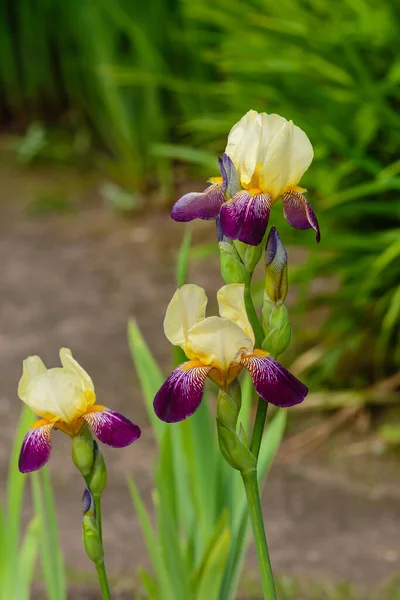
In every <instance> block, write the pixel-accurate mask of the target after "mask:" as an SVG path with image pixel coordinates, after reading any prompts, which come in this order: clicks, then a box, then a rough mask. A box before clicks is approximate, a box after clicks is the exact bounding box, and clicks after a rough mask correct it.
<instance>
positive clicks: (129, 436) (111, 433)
mask: <svg viewBox="0 0 400 600" xmlns="http://www.w3.org/2000/svg"><path fill="white" fill-rule="evenodd" d="M83 418H84V419H85V421H86V422H87V424H88V425H89V427H90V429H91V430H92V431H93V433H94V434H95V436H96V437H97V438H98V439H99V440H100V441H101V442H103V444H107V446H111V447H112V448H123V447H124V446H129V444H132V442H134V441H135V440H137V439H138V438H139V437H140V433H141V432H140V428H139V427H138V426H137V425H135V424H134V423H132V422H131V421H129V419H126V418H125V417H124V416H123V415H121V414H120V413H117V412H114V411H113V410H110V409H109V408H104V409H103V410H94V411H93V412H88V413H86V414H85V415H83Z"/></svg>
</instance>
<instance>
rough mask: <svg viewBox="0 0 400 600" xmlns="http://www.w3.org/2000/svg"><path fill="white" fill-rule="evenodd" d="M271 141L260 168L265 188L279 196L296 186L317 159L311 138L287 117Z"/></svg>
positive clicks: (262, 186)
mask: <svg viewBox="0 0 400 600" xmlns="http://www.w3.org/2000/svg"><path fill="white" fill-rule="evenodd" d="M283 121H284V122H282V125H281V127H280V128H279V129H278V130H277V131H276V132H275V134H274V136H273V137H272V139H270V141H269V145H268V148H267V150H266V154H265V156H264V158H263V160H260V162H261V163H262V167H261V168H260V170H259V175H260V182H261V188H262V189H263V190H264V191H268V192H269V193H270V194H271V195H272V197H273V199H274V200H275V199H277V198H278V197H279V196H280V195H281V194H282V192H283V191H284V189H285V188H286V187H287V186H295V185H297V184H298V183H299V181H300V179H301V177H302V176H303V174H304V173H305V171H306V170H307V169H308V167H309V166H310V164H311V161H312V159H313V155H314V153H313V148H312V145H311V142H310V140H309V139H308V137H307V136H306V134H305V133H304V131H302V130H301V129H300V128H299V127H297V126H296V125H294V124H293V123H292V121H286V120H285V119H284V120H283Z"/></svg>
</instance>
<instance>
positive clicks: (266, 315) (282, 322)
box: [262, 293, 292, 358]
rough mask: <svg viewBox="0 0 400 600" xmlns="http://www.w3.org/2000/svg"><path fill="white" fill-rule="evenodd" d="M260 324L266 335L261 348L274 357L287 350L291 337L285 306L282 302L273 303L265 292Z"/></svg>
mask: <svg viewBox="0 0 400 600" xmlns="http://www.w3.org/2000/svg"><path fill="white" fill-rule="evenodd" d="M262 325H263V329H264V333H265V334H266V337H265V339H264V341H263V344H262V347H263V350H267V352H269V353H270V354H271V356H273V357H274V358H277V357H278V356H279V354H282V352H285V350H287V348H288V346H289V344H290V339H291V337H292V328H291V325H290V322H289V316H288V311H287V308H286V307H285V305H284V304H278V305H276V304H273V303H272V301H271V299H270V298H269V296H268V295H267V293H265V294H264V304H263V310H262Z"/></svg>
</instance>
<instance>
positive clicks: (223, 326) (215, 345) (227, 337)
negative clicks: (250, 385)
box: [187, 317, 253, 372]
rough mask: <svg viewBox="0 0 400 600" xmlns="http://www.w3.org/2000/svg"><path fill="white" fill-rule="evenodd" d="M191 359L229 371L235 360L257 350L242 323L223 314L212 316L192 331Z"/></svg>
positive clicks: (189, 353)
mask: <svg viewBox="0 0 400 600" xmlns="http://www.w3.org/2000/svg"><path fill="white" fill-rule="evenodd" d="M187 349H188V354H187V356H188V358H190V359H191V360H193V359H197V360H199V361H201V362H202V363H203V364H204V365H213V366H216V367H219V368H220V369H222V370H223V371H224V372H227V370H228V368H229V365H230V364H231V363H238V362H239V361H240V358H241V356H242V355H247V354H249V353H250V354H251V353H252V352H253V342H252V340H251V339H250V338H249V336H248V335H246V333H245V332H244V331H243V329H242V328H241V327H239V325H236V323H234V322H233V321H230V320H229V319H223V318H222V317H208V318H207V319H204V321H201V322H200V323H197V325H195V326H194V327H192V329H191V330H190V332H189V338H188V344H187Z"/></svg>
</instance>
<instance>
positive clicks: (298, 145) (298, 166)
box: [288, 125, 314, 186]
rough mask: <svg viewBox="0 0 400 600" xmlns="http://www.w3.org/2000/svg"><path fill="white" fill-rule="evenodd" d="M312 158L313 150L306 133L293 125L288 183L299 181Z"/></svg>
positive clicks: (292, 183) (293, 184)
mask: <svg viewBox="0 0 400 600" xmlns="http://www.w3.org/2000/svg"><path fill="white" fill-rule="evenodd" d="M313 158H314V150H313V147H312V144H311V142H310V140H309V139H308V137H307V135H306V134H305V133H304V131H303V130H302V129H300V127H297V126H296V125H293V129H292V136H291V154H290V170H289V178H288V185H290V186H295V185H297V184H298V183H299V181H300V179H301V178H302V177H303V175H304V173H305V172H306V171H307V169H308V167H309V166H310V164H311V163H312V160H313Z"/></svg>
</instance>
